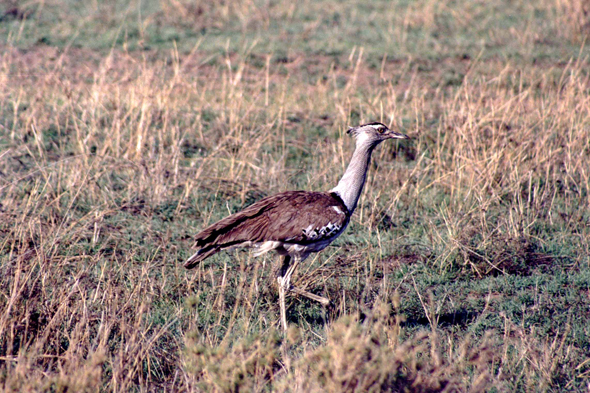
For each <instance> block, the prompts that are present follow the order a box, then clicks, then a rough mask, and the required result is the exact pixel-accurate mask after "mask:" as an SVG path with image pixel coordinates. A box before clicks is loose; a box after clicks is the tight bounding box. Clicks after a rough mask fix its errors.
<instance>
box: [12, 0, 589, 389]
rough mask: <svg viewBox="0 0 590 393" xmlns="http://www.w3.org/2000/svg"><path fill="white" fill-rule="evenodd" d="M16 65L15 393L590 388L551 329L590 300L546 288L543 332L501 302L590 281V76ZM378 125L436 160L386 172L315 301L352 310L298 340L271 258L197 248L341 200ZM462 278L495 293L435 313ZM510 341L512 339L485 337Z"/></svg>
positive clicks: (303, 322)
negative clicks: (220, 234) (287, 325)
mask: <svg viewBox="0 0 590 393" xmlns="http://www.w3.org/2000/svg"><path fill="white" fill-rule="evenodd" d="M566 3H567V2H559V3H555V4H558V5H559V7H561V8H554V7H557V6H555V4H554V3H552V4H551V7H552V8H551V10H552V11H554V12H557V11H556V10H558V9H559V10H561V11H560V12H563V13H562V14H560V15H566V14H567V15H572V12H573V11H571V10H572V9H574V8H575V7H577V5H576V4H578V3H575V2H570V3H567V4H566ZM163 4H165V5H166V7H168V8H166V9H165V10H164V12H165V13H166V15H168V16H169V15H170V13H172V14H174V13H177V14H182V15H184V18H189V17H193V18H196V19H195V21H196V22H195V23H197V22H198V21H199V20H200V19H199V18H201V16H200V15H201V14H200V12H201V11H199V8H198V7H199V6H198V5H197V6H195V7H197V8H194V9H193V8H191V7H192V6H189V5H188V3H185V2H181V1H168V2H163ZM202 4H203V5H202V7H205V8H206V7H209V6H208V5H206V4H205V3H202ZM309 4H310V7H312V6H313V4H312V3H311V2H309ZM580 4H582V3H580ZM236 7H238V8H236ZM239 7H246V8H239ZM248 7H249V8H248ZM441 7H442V8H441ZM444 7H446V5H445V4H443V3H441V4H439V5H435V3H434V2H428V1H427V2H422V3H417V5H416V9H413V8H412V7H409V8H407V9H405V10H404V12H403V13H400V15H399V18H401V19H402V22H403V23H401V24H399V23H397V24H392V25H395V26H405V27H400V29H402V30H400V31H398V32H396V31H392V32H391V33H392V34H397V35H396V37H398V38H399V39H400V41H401V42H404V41H403V35H404V34H406V33H407V31H408V30H407V29H410V28H412V26H414V25H420V24H424V25H427V26H432V25H433V24H436V18H437V15H439V14H440V13H441V12H442V11H441V10H442V9H444ZM205 8H203V10H202V12H207V13H211V12H212V13H214V14H215V15H219V16H220V19H219V20H220V22H219V23H227V20H232V21H233V20H235V18H239V17H240V16H242V17H243V18H244V26H247V25H248V21H252V20H254V19H255V21H256V23H259V22H260V21H262V22H264V20H268V18H269V16H268V14H265V13H264V12H261V11H260V9H259V8H256V7H254V6H253V3H252V2H246V3H243V4H241V5H238V4H237V3H236V2H226V3H224V5H223V6H222V7H218V8H214V9H209V8H206V9H205ZM424 10H426V11H428V12H425V11H424ZM419 11H424V12H422V13H420V12H419ZM272 12H276V13H277V15H279V16H280V17H281V18H286V19H288V18H292V17H293V12H295V11H292V12H291V11H289V10H288V9H282V8H281V9H273V10H272ZM465 13H466V14H468V12H467V11H465ZM568 13H569V14H568ZM174 15H176V14H174ZM191 15H192V16H191ZM273 15H274V14H273ZM162 17H163V16H162ZM564 17H565V16H564ZM224 18H226V19H224ZM252 18H254V19H252ZM256 18H258V19H256ZM265 18H267V19H265ZM424 18H425V19H424ZM428 18H430V19H428ZM224 21H225V22H224ZM199 23H200V22H199ZM404 23H405V24H404ZM465 23H470V22H469V18H467V19H465ZM474 23H475V22H474ZM572 26H574V27H571V26H570V27H567V26H565V27H563V26H562V27H561V28H562V29H564V30H563V31H564V32H566V33H568V37H569V38H571V39H572V40H574V39H577V38H575V37H579V36H576V34H578V33H575V34H574V33H573V32H575V31H578V30H575V29H578V27H577V26H580V29H581V28H582V27H581V26H582V24H580V23H579V22H575V24H574V25H572ZM314 28H316V27H314V26H311V27H310V29H314ZM404 29H406V30H404ZM580 31H581V30H580ZM498 34H499V33H498ZM527 37H528V38H527ZM521 38H522V40H524V41H526V42H529V41H527V40H529V39H530V40H533V39H534V37H532V36H530V37H529V36H522V37H521ZM526 42H525V43H526ZM409 44H410V43H408V45H409ZM2 49H3V54H2V58H1V64H0V113H1V114H2V120H1V122H0V144H1V146H2V148H1V151H0V234H1V236H0V277H1V278H0V295H1V296H0V383H1V386H2V387H3V389H4V390H7V391H27V390H28V391H40V390H53V391H66V390H71V391H94V390H96V389H97V386H100V388H101V389H103V390H112V391H126V390H135V389H139V390H142V391H143V390H146V391H147V390H160V389H166V390H175V391H176V390H186V391H188V390H191V391H199V390H213V391H230V390H231V391H235V390H254V391H261V390H271V389H277V390H292V391H334V392H336V391H380V390H389V391H397V390H403V389H407V390H409V391H440V390H445V389H446V390H447V391H485V390H488V389H496V390H498V391H513V390H522V391H533V390H558V389H562V388H563V389H572V390H576V389H581V387H583V386H585V385H584V384H585V383H586V382H587V380H588V375H589V374H588V373H589V370H590V369H589V367H590V366H589V363H588V359H589V357H588V356H589V355H588V348H587V345H588V340H587V337H588V334H590V333H589V332H588V328H587V327H585V326H584V323H583V321H584V318H587V317H588V315H586V314H584V315H569V316H568V318H569V319H568V321H567V323H565V324H560V325H558V326H552V325H551V322H547V319H546V318H547V317H546V314H544V308H550V307H551V306H552V305H553V304H554V303H553V302H555V303H557V302H558V300H557V297H558V296H561V295H563V296H564V298H565V295H564V293H566V292H567V290H568V288H574V289H575V290H576V291H578V292H576V294H578V293H579V296H580V297H581V300H579V302H581V303H582V304H584V302H586V303H585V304H587V300H584V299H586V298H585V297H587V296H588V286H589V284H588V283H589V281H588V279H587V276H584V275H583V274H582V275H580V276H579V278H576V279H575V280H577V281H567V280H566V278H563V282H564V284H563V286H562V287H559V288H558V289H543V288H541V289H539V288H538V287H536V292H535V293H531V294H530V296H531V299H532V300H530V302H528V301H525V300H523V303H522V304H523V306H522V310H520V312H521V313H520V314H519V315H520V316H522V319H519V318H520V317H519V316H515V315H514V314H510V313H508V312H506V311H505V310H504V309H503V308H502V304H503V302H506V301H507V299H508V298H509V296H511V295H509V294H505V293H498V290H497V289H496V288H497V287H500V285H501V284H502V283H503V282H508V283H514V287H515V288H516V287H518V285H520V284H519V282H518V278H520V277H521V276H525V277H526V276H529V275H531V274H534V273H538V272H539V271H543V269H549V270H550V271H553V272H555V274H556V275H558V273H559V272H561V273H559V274H562V275H563V276H567V275H568V274H569V272H580V271H581V272H587V271H588V269H589V268H590V259H589V257H588V255H590V240H589V239H590V233H589V232H590V225H589V221H588V220H589V216H588V205H589V202H590V201H589V191H590V179H589V177H590V169H588V168H589V167H588V162H589V159H590V147H589V141H590V98H589V95H588V91H589V89H590V83H589V79H588V78H589V75H588V72H587V70H588V63H587V61H586V59H579V60H574V61H569V62H568V61H565V62H562V63H558V64H548V63H543V62H539V63H535V64H525V63H511V62H510V61H505V60H502V59H497V58H493V57H492V58H487V59H486V60H481V59H478V58H473V59H470V58H447V59H445V60H443V61H441V62H440V63H437V64H433V63H432V62H429V61H428V60H425V59H415V60H413V59H411V58H405V59H403V60H400V59H391V60H388V59H387V58H386V57H384V58H383V60H382V62H381V63H380V64H379V65H378V66H375V65H373V64H369V63H367V61H366V55H365V54H364V53H365V49H364V48H355V49H354V51H352V52H351V53H350V56H348V58H347V59H346V58H345V59H344V60H343V59H339V60H338V61H334V59H333V58H330V57H329V56H324V55H314V56H307V55H305V54H297V53H294V54H290V55H289V56H288V57H287V58H281V59H280V60H277V59H275V58H273V57H272V55H271V54H268V55H267V54H257V53H254V52H253V51H251V50H250V49H251V48H250V49H249V47H248V46H244V51H243V52H241V53H233V52H232V53H228V54H225V55H219V56H215V55H211V56H209V55H204V54H203V53H202V52H200V51H199V50H198V48H195V50H194V51H193V52H190V53H184V54H183V53H179V52H178V51H176V50H170V51H168V52H167V53H166V54H162V53H161V52H160V53H157V52H149V51H146V52H142V53H134V52H126V51H124V50H118V49H114V50H112V51H110V53H108V54H105V55H100V54H97V53H96V52H91V51H88V50H85V49H74V48H71V49H69V50H63V51H62V50H56V49H53V48H49V47H44V46H39V47H36V48H34V49H32V50H29V51H23V50H19V49H16V48H14V47H10V46H5V47H3V48H2ZM370 120H381V121H383V122H384V123H390V122H392V121H397V122H399V123H400V124H402V126H403V127H404V129H405V131H406V132H407V133H408V134H410V135H411V137H412V138H413V139H412V142H411V143H409V144H403V143H402V144H390V145H383V146H381V148H380V149H379V150H378V151H377V152H376V153H375V158H374V160H375V161H374V162H375V163H374V165H373V168H371V171H370V173H369V178H368V180H367V187H366V190H365V192H364V195H363V196H362V202H361V205H360V206H359V209H358V212H357V213H355V217H354V219H353V223H352V225H351V228H349V233H348V234H347V235H345V236H343V238H342V239H341V241H340V242H339V243H338V244H337V247H336V248H333V249H329V250H326V251H325V252H324V253H323V254H322V255H320V256H319V257H317V258H316V259H314V260H313V261H311V262H310V264H309V265H307V266H304V267H302V269H300V272H299V275H298V276H297V277H295V280H296V281H298V282H299V283H300V284H301V285H302V286H303V287H308V288H310V289H312V290H314V291H321V292H324V293H325V294H326V295H328V296H329V297H330V298H331V299H332V301H333V303H334V305H333V308H331V309H329V310H321V309H319V308H318V307H315V306H313V307H312V306H311V305H310V304H309V303H306V302H301V301H300V300H299V299H293V301H292V302H291V311H290V312H291V314H290V317H291V319H293V320H294V322H293V324H294V325H296V326H297V327H294V328H293V329H292V330H291V331H290V334H289V336H288V337H286V338H282V337H281V335H279V334H277V333H276V331H275V328H276V323H277V314H278V308H277V306H276V294H275V291H274V289H273V288H272V283H273V282H274V280H273V277H272V269H270V268H269V267H268V266H266V265H267V264H270V263H272V262H271V260H270V259H266V260H264V262H262V261H260V260H255V259H253V258H251V257H250V256H249V255H248V254H246V253H235V254H231V255H229V256H227V255H225V256H220V257H219V258H217V259H216V260H215V261H213V262H212V263H211V264H207V265H203V266H200V267H199V268H198V269H197V270H196V271H194V272H186V271H184V270H183V268H182V266H181V264H180V263H179V262H181V261H183V260H184V259H185V258H186V257H187V256H188V255H189V254H190V246H191V239H190V237H191V235H192V234H193V233H194V232H195V231H197V230H198V229H199V228H201V227H203V226H205V225H207V224H208V223H211V222H213V221H214V220H216V219H219V218H221V217H222V216H224V215H226V214H227V212H228V210H234V209H236V208H239V207H242V206H244V205H245V204H248V203H251V202H252V201H254V200H256V199H259V198H260V197H262V196H264V195H268V194H271V193H273V192H278V191H283V190H287V189H307V190H323V189H328V188H330V187H331V186H333V185H334V184H336V182H337V180H338V177H339V176H340V175H341V173H342V172H343V170H344V168H345V166H346V164H347V162H348V159H349V155H350V153H351V150H352V142H351V141H350V140H349V139H348V138H347V137H346V136H345V135H344V133H343V131H344V130H345V129H346V126H348V125H350V124H358V123H360V122H363V121H370ZM416 266H418V267H416ZM420 266H422V267H420ZM448 274H453V275H455V277H456V279H457V281H462V280H464V281H465V282H473V281H476V282H480V281H481V282H484V280H486V279H490V281H485V283H486V284H485V285H488V286H489V288H486V289H484V290H482V289H481V288H479V287H478V288H476V285H477V284H473V287H467V288H468V289H466V290H465V288H458V289H457V288H453V289H449V291H451V290H452V291H454V292H449V293H440V292H439V293H432V291H431V290H430V289H431V287H432V286H433V285H434V283H435V280H436V278H435V277H438V276H441V277H442V276H445V275H448ZM494 277H500V279H499V280H498V281H494V280H493V278H494ZM560 277H561V276H560ZM576 277H578V276H576ZM478 280H480V281H478ZM511 280H512V281H511ZM507 285H512V284H507ZM536 285H537V284H535V286H536ZM464 291H466V292H464ZM552 291H553V292H552ZM482 292H483V293H484V295H481V293H482ZM568 293H569V292H568ZM513 296H516V295H513ZM519 296H520V295H519ZM400 299H401V300H400ZM567 299H568V300H564V302H568V301H570V300H571V298H567ZM454 302H457V303H459V302H462V303H461V304H470V302H471V303H475V304H476V305H477V307H478V313H477V315H476V317H475V318H473V320H470V321H469V324H467V323H466V324H463V325H461V324H456V325H452V324H451V327H449V326H448V325H445V326H443V322H444V321H442V319H444V318H443V317H444V315H445V312H446V311H445V310H447V309H448V308H450V309H451V310H456V308H455V307H454V306H455V303H454ZM527 302H528V303H527ZM527 304H528V306H527ZM392 306H393V307H392ZM314 307H315V308H314ZM491 316H499V318H501V320H502V328H501V329H496V330H494V329H490V331H489V333H487V334H482V333H481V332H480V331H479V330H477V329H478V327H480V326H484V327H485V326H487V325H486V321H487V319H488V318H491ZM527 316H528V317H530V319H531V320H533V321H538V322H536V323H535V322H532V323H531V324H528V323H527V324H525V323H524V320H525V319H526V317H527ZM420 318H422V319H424V320H425V321H422V322H420V321H419V319H420ZM535 318H536V319H535ZM543 318H545V319H543ZM549 319H550V318H549ZM580 319H581V321H582V322H580ZM417 321H418V322H417ZM416 325H419V326H422V327H423V329H416V328H415V326H416ZM324 326H325V328H324ZM482 329H483V327H482Z"/></svg>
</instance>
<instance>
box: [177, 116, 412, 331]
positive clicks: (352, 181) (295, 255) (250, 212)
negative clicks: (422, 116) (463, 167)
mask: <svg viewBox="0 0 590 393" xmlns="http://www.w3.org/2000/svg"><path fill="white" fill-rule="evenodd" d="M392 128H394V129H395V130H392V129H390V128H388V127H387V126H386V125H385V124H382V123H380V122H371V123H367V124H362V125H359V126H356V127H350V128H349V129H348V131H347V133H348V134H349V135H351V136H352V137H354V138H355V140H356V141H355V145H356V147H355V150H354V153H353V154H352V158H351V160H350V163H349V164H348V167H347V169H346V171H345V172H344V175H343V176H342V178H341V179H340V181H339V182H338V184H337V185H336V187H334V188H332V189H331V190H329V191H327V192H313V191H286V192H281V193H278V194H275V195H271V196H268V197H266V198H263V199H261V200H259V201H258V202H255V203H253V204H252V205H250V206H248V207H246V208H245V209H243V210H242V211H239V212H237V213H234V214H232V215H230V216H228V217H226V218H224V219H222V220H220V221H218V222H216V223H214V224H212V225H210V226H208V227H207V228H205V229H203V230H202V231H201V232H199V233H198V234H197V235H196V236H195V237H194V239H195V246H194V247H196V248H198V250H197V252H195V253H194V254H193V255H192V256H191V257H190V258H188V259H187V260H186V262H185V263H184V267H185V268H187V269H191V268H194V267H196V266H197V265H198V264H200V263H201V262H202V261H203V260H205V259H207V258H209V257H210V256H212V255H214V254H216V253H218V252H220V251H222V250H228V249H232V248H236V247H241V248H254V249H255V253H254V255H255V256H259V255H262V254H264V253H267V252H269V251H275V252H276V253H277V254H278V255H279V257H282V263H281V264H280V268H279V270H278V273H277V284H278V290H279V303H280V318H281V321H280V322H281V325H282V328H283V330H284V331H285V332H286V331H287V328H288V326H287V317H286V308H285V296H286V294H287V293H288V292H289V291H292V292H294V293H296V294H299V295H302V296H305V297H307V298H310V299H312V300H315V301H317V302H319V303H321V304H322V305H324V306H327V305H329V304H330V301H329V299H327V298H325V297H322V296H318V295H315V294H313V293H311V292H308V291H305V290H303V289H300V288H297V287H294V286H292V285H291V276H292V275H293V272H294V271H295V269H296V268H297V266H298V265H299V264H300V263H302V262H303V261H304V260H305V259H306V258H307V257H308V256H309V255H310V254H311V253H317V252H319V251H321V250H323V249H324V248H326V246H328V245H329V244H330V243H332V242H333V241H334V240H335V239H336V238H337V237H338V236H340V235H341V234H342V232H344V230H345V229H346V227H347V226H348V224H349V222H350V218H351V216H352V214H353V212H354V210H355V209H356V206H357V204H358V201H359V197H360V195H361V192H362V190H363V186H364V185H365V180H366V178H367V171H368V169H369V163H370V161H371V154H372V153H373V150H374V149H375V147H377V146H378V145H379V144H380V143H381V142H383V141H385V140H387V139H408V138H409V137H408V136H407V135H405V134H403V133H401V132H399V131H397V129H398V127H397V126H395V127H392Z"/></svg>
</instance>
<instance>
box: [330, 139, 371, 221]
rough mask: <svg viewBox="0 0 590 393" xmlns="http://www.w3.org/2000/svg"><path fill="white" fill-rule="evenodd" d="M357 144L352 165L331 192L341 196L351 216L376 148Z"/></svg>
mask: <svg viewBox="0 0 590 393" xmlns="http://www.w3.org/2000/svg"><path fill="white" fill-rule="evenodd" d="M357 142H358V143H357V145H356V149H355V150H354V153H353V154H352V159H351V160H350V164H348V168H347V169H346V172H344V176H342V179H340V181H339V182H338V185H337V186H336V187H334V188H333V189H332V190H330V191H331V192H335V193H337V194H338V195H340V198H342V201H343V202H344V204H345V205H346V207H347V208H348V211H349V212H350V214H352V212H353V211H354V209H355V208H356V204H357V202H358V200H359V197H360V196H361V192H362V191H363V186H364V185H365V180H366V178H367V170H368V169H369V162H370V161H371V153H372V152H373V149H374V148H375V146H374V145H372V144H370V143H363V142H362V141H357Z"/></svg>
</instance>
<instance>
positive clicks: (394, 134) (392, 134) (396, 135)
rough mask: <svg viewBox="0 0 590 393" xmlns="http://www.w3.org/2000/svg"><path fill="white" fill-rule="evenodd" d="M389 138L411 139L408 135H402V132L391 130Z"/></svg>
mask: <svg viewBox="0 0 590 393" xmlns="http://www.w3.org/2000/svg"><path fill="white" fill-rule="evenodd" d="M389 137H390V138H393V139H410V137H409V136H407V135H406V134H402V133H401V132H397V131H393V130H389Z"/></svg>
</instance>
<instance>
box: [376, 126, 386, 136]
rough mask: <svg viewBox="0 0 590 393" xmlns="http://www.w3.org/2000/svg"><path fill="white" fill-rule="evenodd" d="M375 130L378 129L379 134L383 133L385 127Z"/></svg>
mask: <svg viewBox="0 0 590 393" xmlns="http://www.w3.org/2000/svg"><path fill="white" fill-rule="evenodd" d="M377 131H379V133H380V134H383V133H384V132H385V128H383V127H379V128H378V129H377Z"/></svg>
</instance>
